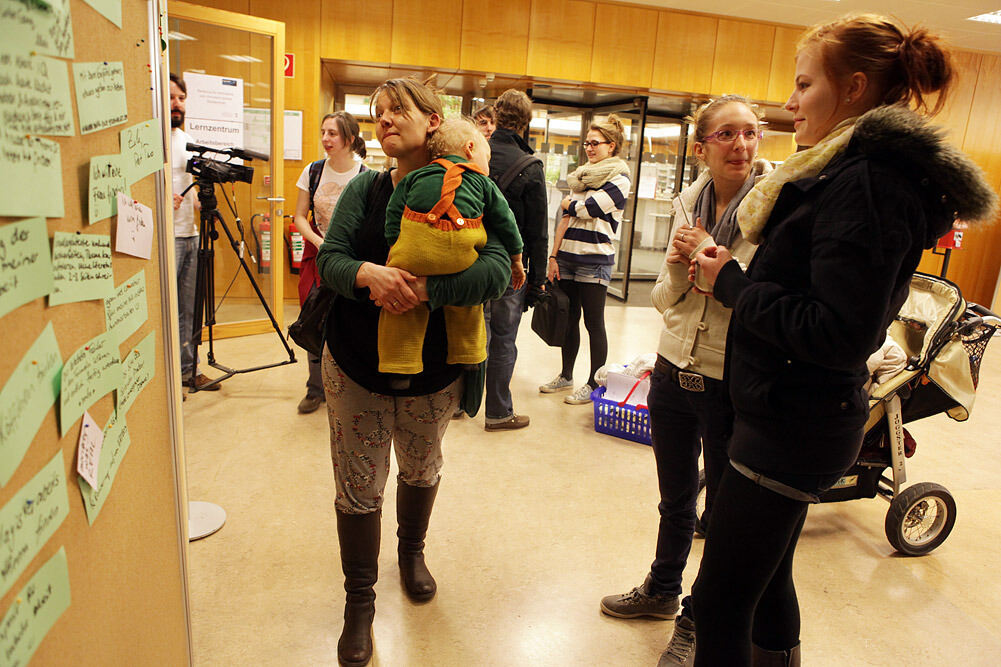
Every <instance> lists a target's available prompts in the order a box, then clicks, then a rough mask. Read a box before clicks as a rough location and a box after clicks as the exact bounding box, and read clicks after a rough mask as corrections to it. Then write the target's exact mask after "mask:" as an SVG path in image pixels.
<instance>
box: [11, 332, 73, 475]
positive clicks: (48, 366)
mask: <svg viewBox="0 0 1001 667" xmlns="http://www.w3.org/2000/svg"><path fill="white" fill-rule="evenodd" d="M14 344H16V343H15V341H8V345H9V346H10V345H14ZM62 367H63V358H62V356H61V355H60V354H59V344H58V343H57V342H56V332H55V329H53V328H52V322H49V323H48V324H47V325H46V326H45V329H43V330H42V333H41V334H39V336H38V338H36V339H35V342H34V343H32V345H31V347H30V348H29V349H28V351H27V352H25V354H24V356H23V357H21V361H20V363H18V365H17V368H15V369H14V372H13V373H11V375H10V378H8V379H7V384H5V385H4V388H3V390H2V391H0V484H2V485H6V484H7V482H9V481H10V478H11V476H12V475H13V474H14V471H15V470H17V467H18V466H19V465H21V460H22V459H24V454H25V452H27V451H28V447H29V446H30V445H31V441H32V440H34V438H35V434H36V433H37V432H38V428H39V426H41V425H42V421H43V420H44V419H45V415H47V414H48V413H49V408H51V407H52V406H53V404H55V402H56V397H57V396H59V372H60V371H61V370H62Z"/></svg>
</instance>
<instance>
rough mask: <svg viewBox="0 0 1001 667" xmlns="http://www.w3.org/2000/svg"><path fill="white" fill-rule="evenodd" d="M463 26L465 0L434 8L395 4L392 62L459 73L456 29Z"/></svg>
mask: <svg viewBox="0 0 1001 667" xmlns="http://www.w3.org/2000/svg"><path fill="white" fill-rule="evenodd" d="M355 11H358V10H357V9H356V10H355ZM460 25H462V0H439V1H438V2H435V3H434V4H433V5H428V4H427V3H426V2H424V1H423V0H394V1H393V48H392V51H391V54H390V60H391V62H392V63H393V64H396V65H417V66H421V67H440V68H444V69H458V68H459V43H460V40H459V39H457V37H458V35H457V34H456V32H457V31H456V30H455V28H456V27H458V26H460ZM448 26H452V29H451V30H448V29H446V28H447V27H448Z"/></svg>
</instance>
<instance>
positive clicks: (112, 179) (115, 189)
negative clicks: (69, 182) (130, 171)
mask: <svg viewBox="0 0 1001 667" xmlns="http://www.w3.org/2000/svg"><path fill="white" fill-rule="evenodd" d="M88 173H89V175H90V178H89V182H88V184H87V220H88V221H89V222H90V224H92V225H93V224H94V223H95V222H98V221H100V220H104V219H105V218H110V217H111V216H113V215H115V214H116V213H118V193H119V192H124V193H125V194H126V195H128V194H129V182H128V180H127V179H126V177H125V160H124V158H122V156H121V155H95V156H94V157H92V158H90V171H89V172H88Z"/></svg>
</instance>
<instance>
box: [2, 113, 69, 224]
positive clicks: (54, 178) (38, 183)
mask: <svg viewBox="0 0 1001 667" xmlns="http://www.w3.org/2000/svg"><path fill="white" fill-rule="evenodd" d="M0 183H2V184H3V196H2V197H0V215H23V216H36V215H42V216H45V217H46V218H61V217H63V197H62V192H63V165H62V159H61V157H60V152H59V144H57V143H56V142H54V141H50V140H49V139H42V138H41V137H36V136H34V135H31V136H28V135H25V134H24V133H23V132H12V131H10V130H8V129H6V128H4V127H3V126H2V125H0Z"/></svg>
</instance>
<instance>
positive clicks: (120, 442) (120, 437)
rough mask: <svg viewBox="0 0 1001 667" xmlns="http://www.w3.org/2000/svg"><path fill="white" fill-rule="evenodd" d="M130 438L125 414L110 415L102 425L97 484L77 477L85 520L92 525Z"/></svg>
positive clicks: (109, 488) (109, 490)
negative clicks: (85, 515)
mask: <svg viewBox="0 0 1001 667" xmlns="http://www.w3.org/2000/svg"><path fill="white" fill-rule="evenodd" d="M130 444H132V439H131V438H130V437H129V426H128V424H127V423H126V422H125V415H114V414H112V415H111V419H109V420H108V423H107V424H105V425H104V444H103V445H102V446H101V465H100V467H99V468H98V471H97V486H95V487H91V486H90V485H89V484H87V483H86V482H84V481H83V480H82V479H80V478H77V484H78V486H79V487H80V495H81V496H83V507H84V509H85V510H87V522H88V523H90V525H92V526H93V525H94V521H95V520H96V519H97V515H98V514H100V513H101V508H102V507H104V501H105V500H107V499H108V494H110V493H111V486H112V484H113V483H114V481H115V475H117V474H118V466H119V465H121V463H122V459H124V458H125V453H126V452H128V451H129V445H130Z"/></svg>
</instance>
